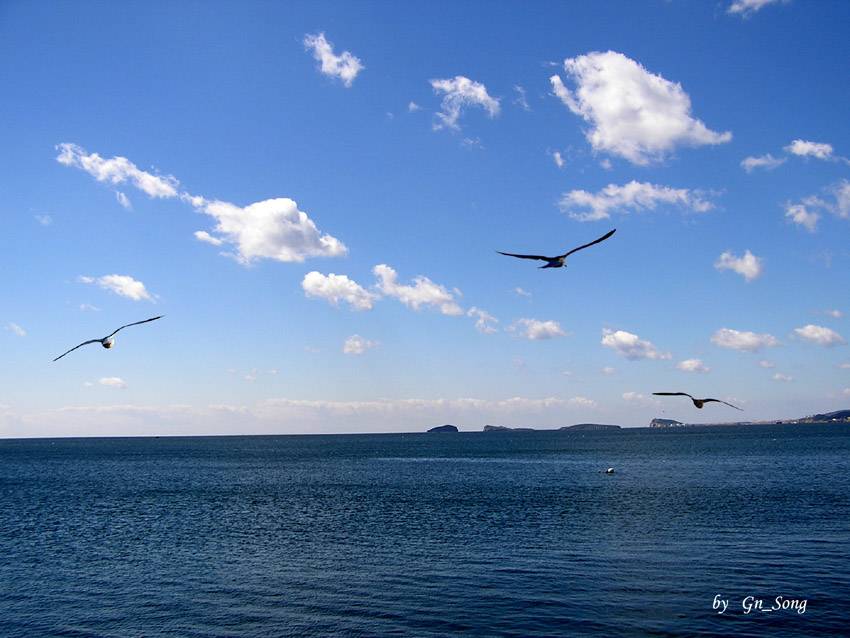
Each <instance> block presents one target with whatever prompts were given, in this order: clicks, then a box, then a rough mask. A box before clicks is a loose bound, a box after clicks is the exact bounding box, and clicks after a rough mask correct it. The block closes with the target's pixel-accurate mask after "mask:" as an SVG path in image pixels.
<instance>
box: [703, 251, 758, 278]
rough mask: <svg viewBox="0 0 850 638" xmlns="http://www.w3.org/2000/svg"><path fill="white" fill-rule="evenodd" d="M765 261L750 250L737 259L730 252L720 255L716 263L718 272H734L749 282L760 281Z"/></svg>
mask: <svg viewBox="0 0 850 638" xmlns="http://www.w3.org/2000/svg"><path fill="white" fill-rule="evenodd" d="M763 261H764V260H763V259H762V258H761V257H756V256H755V255H753V254H752V253H751V252H750V251H749V250H748V251H747V252H746V253H744V256H743V257H735V256H734V255H733V254H732V253H731V252H730V251H727V252H725V253H723V254H722V255H720V257H719V258H718V260H717V261H716V262H715V263H714V267H715V268H716V269H717V270H732V271H734V272H736V273H738V274H739V275H743V277H744V279H745V280H746V281H748V282H750V281H752V280H753V279H758V278H759V277H760V276H761V274H762V273H763V272H764V266H763V265H762V264H763Z"/></svg>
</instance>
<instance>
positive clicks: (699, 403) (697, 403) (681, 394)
mask: <svg viewBox="0 0 850 638" xmlns="http://www.w3.org/2000/svg"><path fill="white" fill-rule="evenodd" d="M652 394H655V395H657V396H660V397H689V398H690V400H691V401H693V402H694V405H695V406H697V407H698V408H700V409H702V406H703V405H705V404H706V403H710V402H712V401H714V402H715V403H722V404H724V405H728V406H729V407H730V408H735V409H736V410H741V408H738V407H735V406H734V405H732V404H731V403H726V401H721V400H720V399H695V398H693V397H692V396H691V395H690V394H688V393H687V392H653V393H652ZM741 412H743V410H741Z"/></svg>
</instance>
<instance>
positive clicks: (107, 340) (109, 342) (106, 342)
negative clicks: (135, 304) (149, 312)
mask: <svg viewBox="0 0 850 638" xmlns="http://www.w3.org/2000/svg"><path fill="white" fill-rule="evenodd" d="M164 316H165V315H160V316H159V317H151V318H150V319H145V320H144V321H136V322H135V323H128V324H127V325H126V326H121V327H120V328H118V330H123V329H124V328H129V327H130V326H138V325H139V324H140V323H147V322H148V321H155V320H156V319H161V318H162V317H164ZM118 330H116V331H115V332H113V333H112V334H109V335H106V336H105V337H104V338H103V339H90V340H89V341H84V342H83V343H81V344H80V345H78V346H74V347H73V348H71V349H70V350H68V352H73V351H74V350H76V349H77V348H82V347H83V346H87V345H88V344H90V343H99V344H100V345H102V346H103V347H104V348H111V347H112V346H113V345H114V344H115V339H113V338H112V337H114V336H115V334H116V333H117V332H118ZM68 352H66V353H64V354H60V355H59V356H58V357H56V358H55V359H54V361H58V360H59V359H61V358H62V357H64V356H65V355H66V354H68Z"/></svg>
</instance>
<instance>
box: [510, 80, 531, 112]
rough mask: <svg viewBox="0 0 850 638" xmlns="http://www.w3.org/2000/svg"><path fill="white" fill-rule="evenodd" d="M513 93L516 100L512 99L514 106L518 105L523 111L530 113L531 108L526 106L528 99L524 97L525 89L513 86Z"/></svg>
mask: <svg viewBox="0 0 850 638" xmlns="http://www.w3.org/2000/svg"><path fill="white" fill-rule="evenodd" d="M514 91H516V93H517V97H516V99H514V104H519V105H520V106H521V107H522V109H523V110H524V111H530V110H531V107H530V106H528V99H527V98H526V95H525V89H524V88H522V87H521V86H515V87H514Z"/></svg>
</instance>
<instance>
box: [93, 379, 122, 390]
mask: <svg viewBox="0 0 850 638" xmlns="http://www.w3.org/2000/svg"><path fill="white" fill-rule="evenodd" d="M98 383H100V385H105V386H107V387H109V388H116V389H118V390H125V389H126V388H127V384H126V383H125V382H124V381H123V380H122V379H120V378H118V377H103V378H102V379H101V380H100V381H99V382H98Z"/></svg>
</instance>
